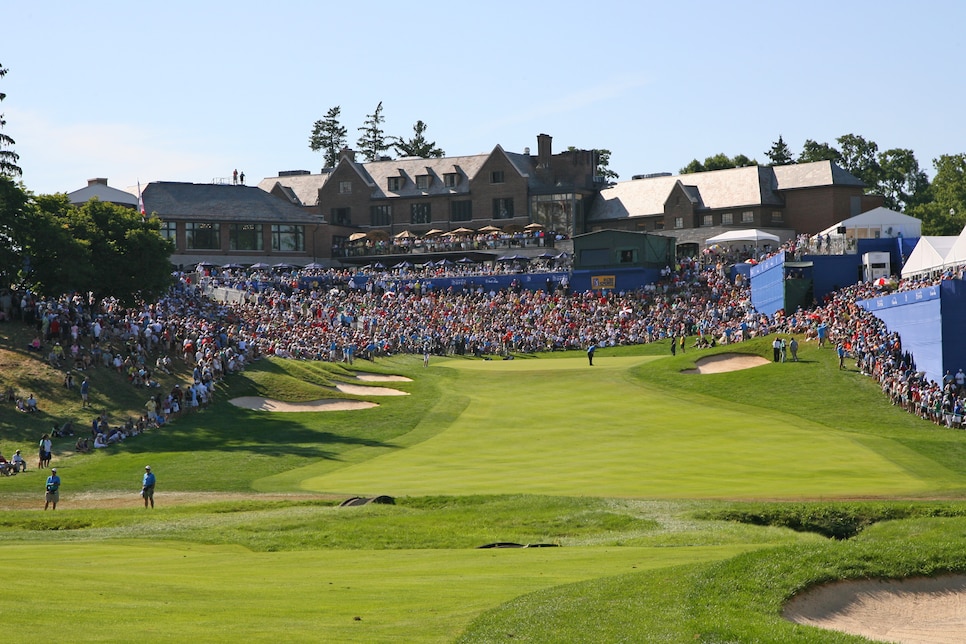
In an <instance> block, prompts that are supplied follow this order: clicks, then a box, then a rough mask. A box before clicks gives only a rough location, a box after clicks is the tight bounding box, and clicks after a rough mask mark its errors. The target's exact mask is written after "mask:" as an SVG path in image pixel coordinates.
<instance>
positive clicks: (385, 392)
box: [335, 382, 409, 396]
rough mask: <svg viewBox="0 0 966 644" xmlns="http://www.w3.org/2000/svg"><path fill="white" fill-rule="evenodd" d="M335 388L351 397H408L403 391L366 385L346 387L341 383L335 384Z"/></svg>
mask: <svg viewBox="0 0 966 644" xmlns="http://www.w3.org/2000/svg"><path fill="white" fill-rule="evenodd" d="M335 388H336V389H338V390H339V391H341V392H342V393H344V394H352V395H353V396H408V395H409V394H408V393H406V392H405V391H399V390H398V389H390V388H389V387H367V386H366V385H347V384H343V383H341V382H340V383H339V384H337V385H336V386H335Z"/></svg>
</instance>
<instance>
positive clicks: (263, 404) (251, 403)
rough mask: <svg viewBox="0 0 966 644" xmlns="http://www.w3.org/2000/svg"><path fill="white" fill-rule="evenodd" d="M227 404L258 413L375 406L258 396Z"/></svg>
mask: <svg viewBox="0 0 966 644" xmlns="http://www.w3.org/2000/svg"><path fill="white" fill-rule="evenodd" d="M228 402H230V403H231V404H233V405H234V406H235V407H241V408H243V409H255V410H258V411H353V410H356V409H369V408H370V407H376V406H377V405H376V403H371V402H366V401H364V400H342V399H339V398H332V399H328V400H310V401H308V402H295V403H290V402H282V401H281V400H272V399H271V398H259V397H258V396H243V397H241V398H232V399H231V400H229V401H228Z"/></svg>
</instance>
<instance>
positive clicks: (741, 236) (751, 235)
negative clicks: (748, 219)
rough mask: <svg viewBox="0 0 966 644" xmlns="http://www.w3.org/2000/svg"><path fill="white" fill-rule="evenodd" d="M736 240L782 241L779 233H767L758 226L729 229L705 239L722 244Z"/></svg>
mask: <svg viewBox="0 0 966 644" xmlns="http://www.w3.org/2000/svg"><path fill="white" fill-rule="evenodd" d="M736 241H753V242H761V241H769V242H777V241H781V239H780V238H779V237H778V235H772V234H771V233H766V232H765V231H764V230H758V229H757V228H749V229H747V230H729V231H728V232H726V233H721V234H720V235H715V236H714V237H712V238H711V239H706V240H704V243H705V244H721V243H727V242H736Z"/></svg>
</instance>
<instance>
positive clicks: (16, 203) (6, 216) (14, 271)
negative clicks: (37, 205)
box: [0, 173, 29, 286]
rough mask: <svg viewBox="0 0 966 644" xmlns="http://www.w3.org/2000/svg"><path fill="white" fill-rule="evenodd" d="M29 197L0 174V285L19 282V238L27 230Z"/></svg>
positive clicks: (9, 179) (21, 263)
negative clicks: (26, 213) (26, 211)
mask: <svg viewBox="0 0 966 644" xmlns="http://www.w3.org/2000/svg"><path fill="white" fill-rule="evenodd" d="M28 202H29V195H28V194H27V192H26V191H24V189H23V188H22V187H21V186H19V185H18V184H17V183H16V182H15V181H14V180H13V179H12V178H10V177H7V176H5V175H3V174H2V173H0V283H2V284H3V285H5V286H6V285H10V284H15V283H17V282H19V281H20V277H19V275H20V272H21V270H22V268H23V252H22V251H23V248H22V246H21V242H20V238H21V237H22V234H23V231H24V230H25V229H27V228H28V227H29V226H28V223H27V222H26V221H25V210H26V207H27V204H28Z"/></svg>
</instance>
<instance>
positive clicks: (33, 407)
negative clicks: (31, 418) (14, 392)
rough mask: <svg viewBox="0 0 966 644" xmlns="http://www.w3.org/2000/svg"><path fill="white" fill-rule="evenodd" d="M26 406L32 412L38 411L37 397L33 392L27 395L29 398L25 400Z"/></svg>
mask: <svg viewBox="0 0 966 644" xmlns="http://www.w3.org/2000/svg"><path fill="white" fill-rule="evenodd" d="M24 407H25V408H26V411H28V412H30V413H33V412H35V411H37V399H36V398H34V395H33V394H30V395H29V396H27V400H25V401H24Z"/></svg>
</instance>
